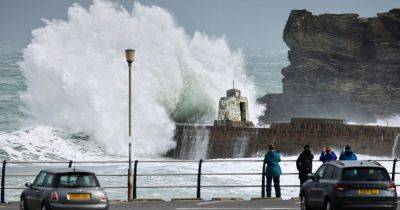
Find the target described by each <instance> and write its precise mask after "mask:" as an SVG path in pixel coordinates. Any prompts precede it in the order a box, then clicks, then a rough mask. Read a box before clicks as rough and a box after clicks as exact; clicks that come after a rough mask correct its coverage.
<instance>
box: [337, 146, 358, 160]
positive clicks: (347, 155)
mask: <svg viewBox="0 0 400 210" xmlns="http://www.w3.org/2000/svg"><path fill="white" fill-rule="evenodd" d="M339 160H357V156H356V154H355V153H354V152H353V151H352V150H351V147H350V146H349V145H346V147H345V148H344V151H343V152H342V153H341V154H340V157H339Z"/></svg>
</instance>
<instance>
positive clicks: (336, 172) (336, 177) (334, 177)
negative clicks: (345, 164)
mask: <svg viewBox="0 0 400 210" xmlns="http://www.w3.org/2000/svg"><path fill="white" fill-rule="evenodd" d="M339 172H340V169H339V168H338V167H335V170H333V173H332V179H338V178H339Z"/></svg>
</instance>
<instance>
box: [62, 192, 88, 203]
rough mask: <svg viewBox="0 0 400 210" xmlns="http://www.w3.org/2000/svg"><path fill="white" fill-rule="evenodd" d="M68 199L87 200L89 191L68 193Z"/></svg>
mask: <svg viewBox="0 0 400 210" xmlns="http://www.w3.org/2000/svg"><path fill="white" fill-rule="evenodd" d="M67 197H68V200H76V201H84V200H89V199H90V198H91V197H92V196H91V194H89V193H69V194H68V196H67Z"/></svg>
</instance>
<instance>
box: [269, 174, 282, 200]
mask: <svg viewBox="0 0 400 210" xmlns="http://www.w3.org/2000/svg"><path fill="white" fill-rule="evenodd" d="M279 179H280V177H279V176H274V177H272V176H267V197H268V198H270V197H271V188H272V180H273V181H274V188H275V195H276V197H277V198H280V197H281V185H280V180H279Z"/></svg>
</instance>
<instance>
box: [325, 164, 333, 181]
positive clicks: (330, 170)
mask: <svg viewBox="0 0 400 210" xmlns="http://www.w3.org/2000/svg"><path fill="white" fill-rule="evenodd" d="M334 170H335V166H331V165H328V166H327V168H326V172H325V174H324V179H332V175H333V171H334Z"/></svg>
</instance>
